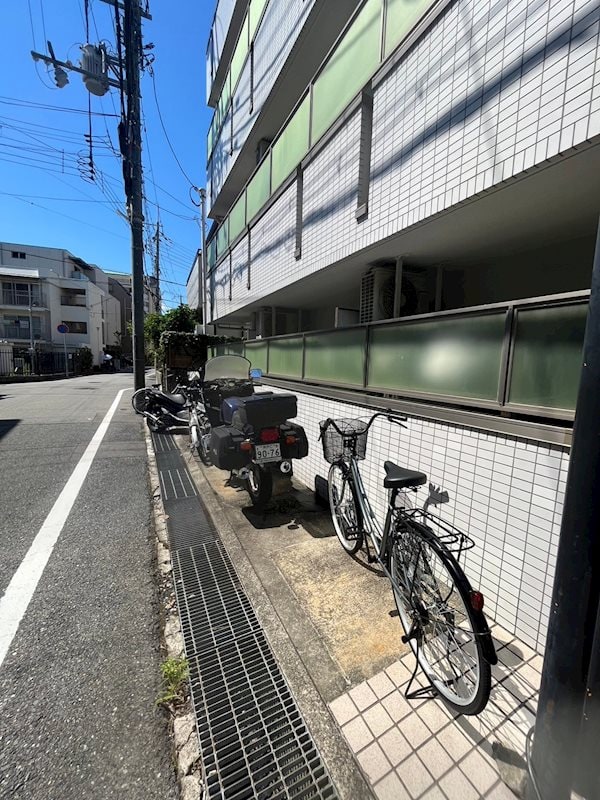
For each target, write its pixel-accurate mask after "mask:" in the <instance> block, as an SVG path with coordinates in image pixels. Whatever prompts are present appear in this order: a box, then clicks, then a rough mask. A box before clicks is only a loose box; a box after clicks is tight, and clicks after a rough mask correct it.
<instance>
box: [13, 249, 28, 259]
mask: <svg viewBox="0 0 600 800" xmlns="http://www.w3.org/2000/svg"><path fill="white" fill-rule="evenodd" d="M11 256H12V257H13V258H20V259H21V260H24V259H26V258H27V256H26V254H25V253H23V252H22V251H21V250H13V251H12V252H11Z"/></svg>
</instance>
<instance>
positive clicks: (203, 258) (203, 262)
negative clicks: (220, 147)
mask: <svg viewBox="0 0 600 800" xmlns="http://www.w3.org/2000/svg"><path fill="white" fill-rule="evenodd" d="M198 194H199V195H200V204H201V214H200V235H201V239H202V253H201V255H200V275H199V276H198V280H199V283H200V307H201V309H202V333H204V334H206V305H207V304H206V189H198Z"/></svg>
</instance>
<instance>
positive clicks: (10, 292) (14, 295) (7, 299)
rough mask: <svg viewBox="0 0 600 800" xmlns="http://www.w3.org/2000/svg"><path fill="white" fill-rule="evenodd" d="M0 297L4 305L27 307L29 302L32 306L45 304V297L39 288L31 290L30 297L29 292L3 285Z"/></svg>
mask: <svg viewBox="0 0 600 800" xmlns="http://www.w3.org/2000/svg"><path fill="white" fill-rule="evenodd" d="M0 297H1V298H2V304H3V305H5V306H22V307H23V308H29V303H30V302H31V306H32V308H35V307H45V306H46V298H45V296H44V295H43V294H42V292H40V291H39V290H38V291H32V292H31V298H30V295H29V292H24V291H21V290H19V291H16V290H14V289H10V288H6V287H4V288H3V290H2V294H1V295H0Z"/></svg>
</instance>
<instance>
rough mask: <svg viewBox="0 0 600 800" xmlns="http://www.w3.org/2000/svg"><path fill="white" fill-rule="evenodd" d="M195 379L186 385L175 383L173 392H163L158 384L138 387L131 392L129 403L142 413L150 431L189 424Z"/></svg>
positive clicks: (137, 411)
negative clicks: (135, 390)
mask: <svg viewBox="0 0 600 800" xmlns="http://www.w3.org/2000/svg"><path fill="white" fill-rule="evenodd" d="M195 386H197V380H192V381H191V382H190V384H189V385H188V386H181V385H179V384H178V385H177V386H176V387H175V391H174V392H173V393H170V392H163V391H161V389H160V385H159V384H155V385H153V386H152V387H146V388H143V389H138V390H137V392H134V393H133V396H132V398H131V405H132V406H133V410H134V411H135V413H136V414H142V415H143V416H144V417H145V418H146V420H147V422H148V427H149V428H150V430H151V431H159V430H160V431H169V430H173V429H175V428H181V427H184V426H187V425H188V424H189V411H190V396H191V395H192V393H193V391H194V389H195Z"/></svg>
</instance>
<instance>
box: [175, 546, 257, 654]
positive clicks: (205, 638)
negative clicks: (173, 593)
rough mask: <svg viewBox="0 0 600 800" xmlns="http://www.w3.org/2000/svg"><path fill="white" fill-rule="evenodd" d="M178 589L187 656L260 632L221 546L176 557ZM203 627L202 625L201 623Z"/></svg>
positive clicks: (177, 554)
mask: <svg viewBox="0 0 600 800" xmlns="http://www.w3.org/2000/svg"><path fill="white" fill-rule="evenodd" d="M173 569H174V572H175V579H176V588H177V587H182V588H183V589H184V591H183V592H182V598H181V602H180V604H179V610H180V616H181V626H182V629H183V635H184V640H185V649H186V652H187V653H195V652H197V651H201V650H204V649H206V648H207V647H220V646H222V645H223V644H225V643H226V642H229V641H231V640H232V639H235V638H236V637H238V636H239V635H240V633H241V634H242V635H247V634H249V633H252V632H256V631H260V623H259V621H258V619H257V618H256V614H255V613H254V610H253V608H252V606H251V604H250V601H249V600H248V598H247V597H246V594H245V592H244V590H243V589H242V587H241V586H240V583H239V580H238V577H237V574H236V572H235V570H234V568H233V565H232V563H231V561H230V559H229V556H228V555H227V553H226V552H225V550H224V548H223V545H222V544H221V543H220V542H212V543H210V544H205V545H202V546H199V547H193V548H190V549H189V550H184V551H182V552H181V551H180V552H178V553H175V554H174V559H173ZM199 622H200V623H201V624H198V623H199Z"/></svg>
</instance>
